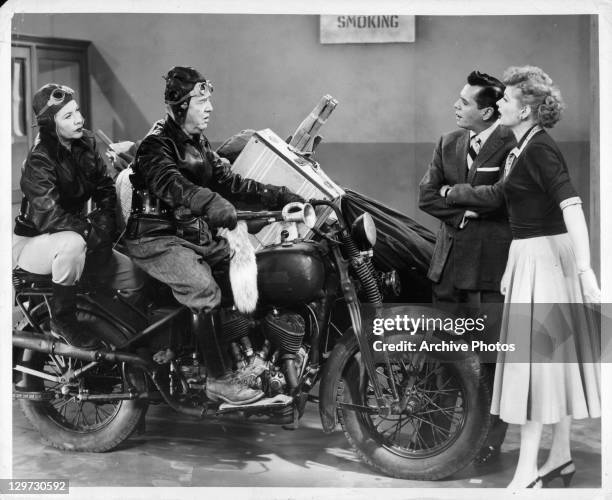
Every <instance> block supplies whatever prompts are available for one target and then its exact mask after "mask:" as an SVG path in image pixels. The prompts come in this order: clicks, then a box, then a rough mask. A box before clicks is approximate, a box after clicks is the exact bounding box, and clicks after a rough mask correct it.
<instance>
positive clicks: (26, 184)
mask: <svg viewBox="0 0 612 500" xmlns="http://www.w3.org/2000/svg"><path fill="white" fill-rule="evenodd" d="M32 107H33V108H34V114H35V115H36V122H37V125H38V127H39V130H40V133H39V136H38V137H37V140H36V143H35V144H34V146H33V147H32V149H31V150H30V152H29V154H28V157H27V158H26V160H25V162H24V165H23V168H22V175H21V183H20V185H21V191H22V193H23V199H22V203H21V211H20V213H19V215H18V216H17V218H16V220H15V230H14V233H15V234H14V235H13V263H14V265H16V266H18V267H19V268H21V269H23V270H25V271H28V272H31V273H36V274H51V279H52V287H53V300H52V301H51V333H52V334H53V335H54V336H55V337H58V338H62V339H63V340H65V341H66V342H68V343H69V344H72V345H75V346H79V347H82V348H89V349H93V348H96V347H98V346H99V342H98V341H97V339H94V338H91V337H90V336H88V334H87V332H84V331H83V329H82V328H79V325H78V323H77V318H76V286H75V284H76V283H77V281H78V280H79V279H80V278H81V275H82V273H83V269H84V267H85V263H86V257H87V267H88V268H90V269H91V274H92V277H95V278H96V279H97V281H98V282H100V281H102V282H104V281H106V282H107V284H108V285H110V286H112V287H113V288H115V289H118V290H122V291H124V292H125V293H126V295H132V296H135V295H137V292H138V291H139V290H140V288H141V287H142V283H143V282H142V274H139V273H138V272H137V269H136V268H135V267H134V266H133V264H132V263H131V261H130V259H129V258H128V257H126V256H124V255H122V254H120V253H118V252H115V251H113V250H112V243H113V239H114V236H115V203H116V195H115V187H114V184H113V181H112V179H111V178H110V177H109V176H108V175H107V173H106V165H105V163H104V161H103V160H102V158H101V157H100V155H99V153H98V151H97V149H96V142H95V139H94V137H93V134H92V133H91V132H89V131H88V130H85V129H84V128H83V116H82V115H81V112H80V109H79V105H78V104H77V102H76V101H75V100H74V91H73V90H72V89H70V88H69V87H66V86H64V85H58V84H56V83H49V84H47V85H44V86H43V87H42V88H40V89H39V90H38V91H37V92H36V94H34V97H33V99H32ZM90 198H91V199H92V200H93V201H94V203H95V204H96V207H97V208H96V210H95V211H94V212H92V213H91V214H89V215H87V214H85V213H84V209H85V205H86V202H87V200H89V199H90Z"/></svg>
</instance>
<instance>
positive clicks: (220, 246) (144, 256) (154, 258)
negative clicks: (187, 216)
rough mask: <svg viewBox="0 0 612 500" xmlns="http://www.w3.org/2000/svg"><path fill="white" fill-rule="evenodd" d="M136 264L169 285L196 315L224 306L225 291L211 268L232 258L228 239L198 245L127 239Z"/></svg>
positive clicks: (175, 239) (162, 238)
mask: <svg viewBox="0 0 612 500" xmlns="http://www.w3.org/2000/svg"><path fill="white" fill-rule="evenodd" d="M126 245H127V247H128V250H129V252H130V256H131V257H132V259H133V260H134V262H135V263H136V264H137V265H138V266H139V267H141V268H142V269H144V271H145V272H146V273H147V274H149V275H150V276H152V277H153V278H155V279H157V280H159V281H161V282H162V283H166V284H167V285H169V286H170V288H171V289H172V293H173V295H174V297H175V298H176V300H177V301H178V302H179V303H181V304H183V305H185V306H187V307H189V308H190V309H191V310H192V311H194V312H198V313H199V312H203V313H208V312H210V311H211V310H213V309H215V308H216V307H217V306H218V305H219V304H220V303H221V289H220V288H219V285H218V284H217V282H216V281H215V280H214V278H213V274H212V270H211V267H215V266H217V265H219V264H221V263H222V262H224V261H227V260H228V259H229V247H228V244H227V241H226V240H225V239H216V240H212V241H210V242H209V243H208V244H206V245H196V244H194V243H190V242H188V241H187V240H184V239H182V238H179V237H178V236H146V237H142V238H136V239H132V240H126Z"/></svg>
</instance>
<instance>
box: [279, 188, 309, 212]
mask: <svg viewBox="0 0 612 500" xmlns="http://www.w3.org/2000/svg"><path fill="white" fill-rule="evenodd" d="M278 200H279V203H280V205H281V207H284V206H285V205H287V204H288V203H294V202H300V203H305V202H306V200H305V199H304V198H302V197H301V196H300V195H299V194H295V193H293V192H291V191H289V190H288V189H287V188H286V187H282V188H281V189H280V192H279V195H278Z"/></svg>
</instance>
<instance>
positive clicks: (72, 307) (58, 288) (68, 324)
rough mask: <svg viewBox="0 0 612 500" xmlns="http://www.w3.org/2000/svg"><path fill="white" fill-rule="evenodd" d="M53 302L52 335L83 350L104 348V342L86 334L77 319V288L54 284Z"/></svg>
mask: <svg viewBox="0 0 612 500" xmlns="http://www.w3.org/2000/svg"><path fill="white" fill-rule="evenodd" d="M52 286H53V299H52V300H51V335H53V336H54V337H56V338H58V339H61V340H63V341H64V342H66V343H67V344H70V345H72V346H74V347H80V348H81V349H87V350H94V349H100V348H102V347H103V344H102V342H101V341H100V340H99V339H96V338H94V337H92V336H90V335H88V334H87V333H86V331H85V330H84V329H83V327H82V325H80V324H79V321H78V320H77V317H76V286H64V285H60V284H57V283H53V284H52Z"/></svg>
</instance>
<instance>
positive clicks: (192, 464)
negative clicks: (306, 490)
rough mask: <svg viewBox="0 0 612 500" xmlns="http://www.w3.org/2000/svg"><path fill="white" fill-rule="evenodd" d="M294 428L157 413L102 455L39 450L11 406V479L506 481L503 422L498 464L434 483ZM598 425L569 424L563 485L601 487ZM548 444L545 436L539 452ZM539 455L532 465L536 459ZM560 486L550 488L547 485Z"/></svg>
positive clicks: (314, 412)
mask: <svg viewBox="0 0 612 500" xmlns="http://www.w3.org/2000/svg"><path fill="white" fill-rule="evenodd" d="M300 423H301V426H300V428H299V429H298V430H295V431H288V430H284V429H283V428H281V427H280V426H273V425H269V424H268V425H262V424H257V425H254V424H250V423H243V422H237V421H230V420H224V421H222V420H204V421H195V420H191V419H189V418H188V417H184V416H182V415H177V414H176V413H174V412H173V411H172V410H170V409H169V408H167V407H164V406H153V407H151V408H150V409H149V412H148V414H147V423H146V432H145V434H142V435H135V436H133V437H132V438H131V439H129V440H128V441H126V442H125V443H124V444H123V445H122V446H121V447H120V449H118V450H115V451H113V452H110V453H103V454H96V453H70V452H63V451H59V450H56V449H54V448H51V447H50V446H46V445H45V444H44V443H42V442H41V439H40V436H39V434H38V433H37V432H36V431H35V430H33V428H32V427H31V425H30V424H29V422H28V421H27V420H26V419H25V417H24V416H23V414H22V413H21V411H20V409H19V407H18V404H17V402H14V403H13V477H14V478H50V477H56V478H57V477H64V478H70V483H71V484H70V485H71V487H75V486H145V487H146V486H166V487H175V486H208V487H212V486H221V487H222V486H234V487H236V486H251V487H252V486H285V487H308V486H316V487H340V486H342V487H370V488H371V487H394V488H397V487H401V488H405V487H408V488H427V487H431V488H492V487H497V488H499V487H505V486H506V485H507V484H508V483H509V481H510V479H511V476H512V473H513V470H514V467H515V464H516V461H517V456H518V444H519V427H518V426H514V425H511V426H510V428H509V430H508V434H507V437H506V440H505V442H504V446H503V448H502V456H501V459H500V460H499V461H498V462H496V463H495V464H491V465H490V466H488V467H486V468H480V469H475V468H474V467H473V466H471V465H470V466H468V467H467V468H465V469H464V470H463V471H461V472H460V473H458V474H457V475H456V476H455V477H452V478H449V479H446V480H443V481H405V480H398V479H391V478H388V477H384V476H381V475H378V474H377V473H375V472H373V471H372V470H371V469H369V468H368V467H367V466H366V465H364V464H363V463H362V462H360V461H359V459H358V458H357V457H356V456H355V454H354V453H353V452H352V451H351V448H350V446H349V445H348V442H347V441H346V439H345V437H344V434H343V433H342V432H341V431H337V432H334V433H332V434H330V435H326V434H324V433H323V432H322V430H321V423H320V421H319V416H318V409H317V406H316V405H315V404H313V403H309V406H308V407H307V409H306V413H305V415H304V417H303V418H302V420H301V422H300ZM600 423H601V421H600V420H599V419H594V420H582V421H576V422H574V424H573V428H572V450H573V458H574V461H575V463H576V468H577V473H576V475H575V477H574V482H573V483H572V487H576V488H587V487H588V488H599V487H601V428H600ZM549 443H550V431H549V430H548V429H547V430H546V431H545V434H544V438H543V447H544V448H547V447H548V446H549ZM544 457H545V454H544V453H543V452H542V453H541V456H540V459H542V460H543V459H544ZM557 482H559V484H560V481H557Z"/></svg>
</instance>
